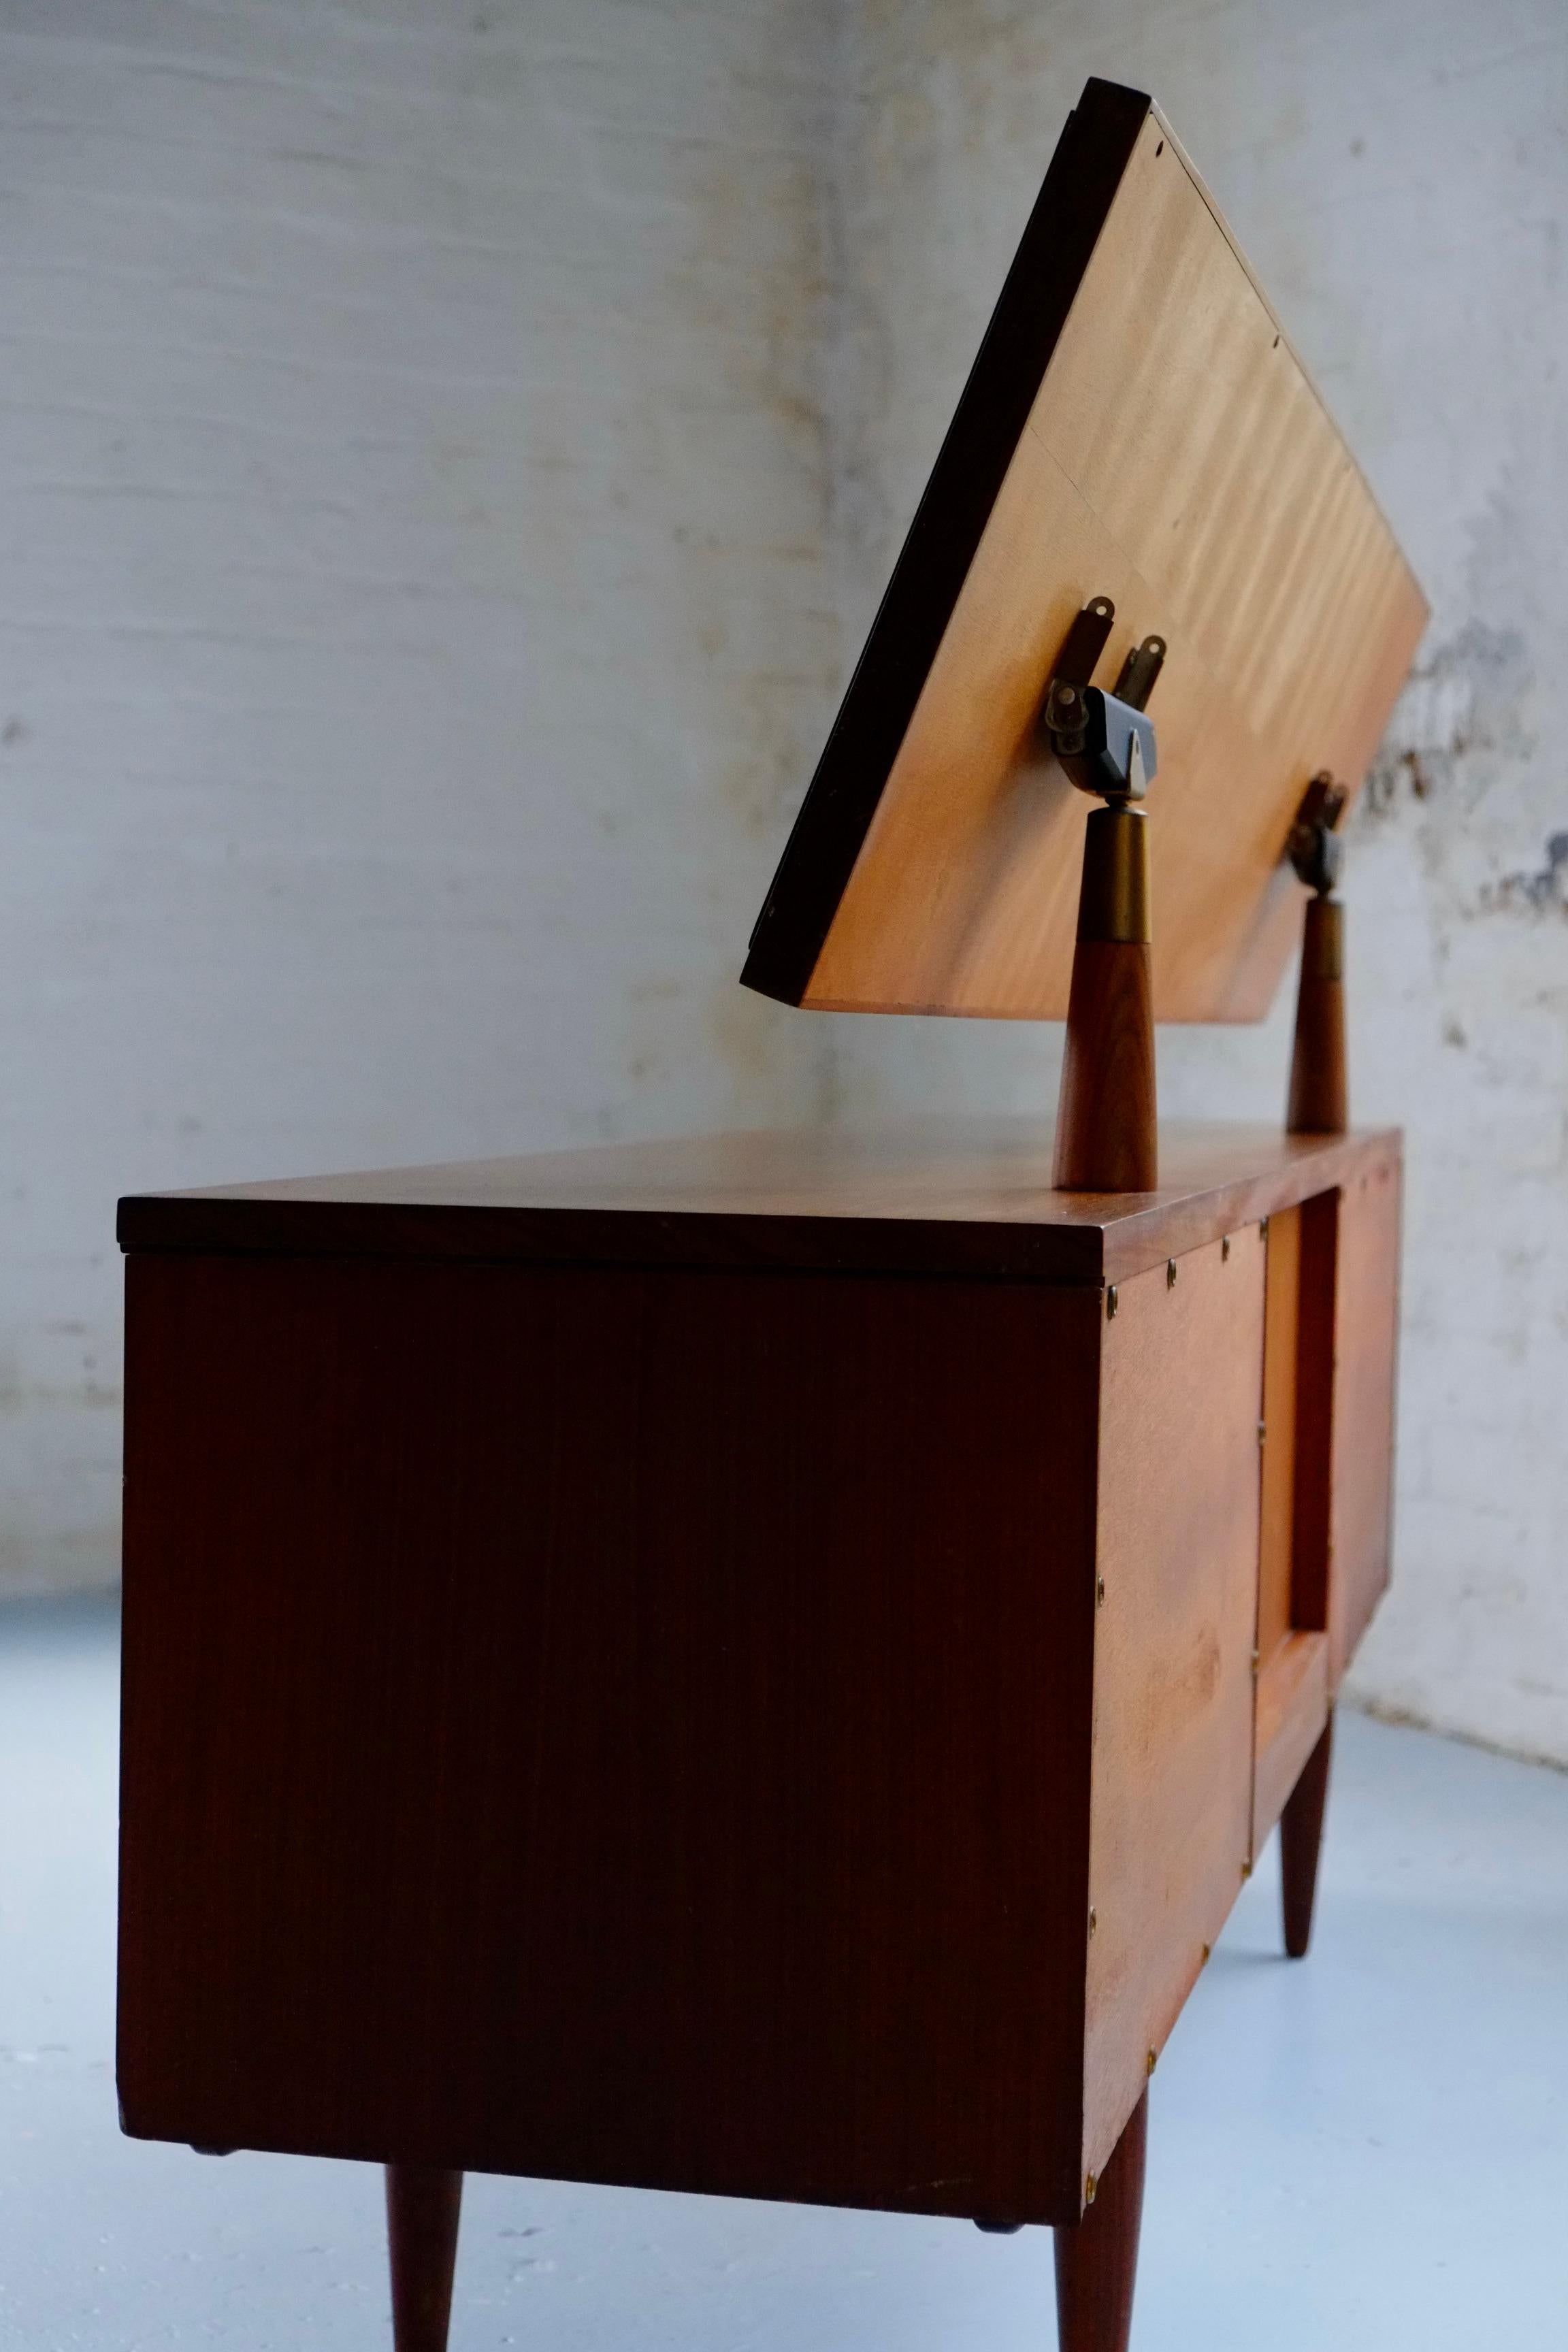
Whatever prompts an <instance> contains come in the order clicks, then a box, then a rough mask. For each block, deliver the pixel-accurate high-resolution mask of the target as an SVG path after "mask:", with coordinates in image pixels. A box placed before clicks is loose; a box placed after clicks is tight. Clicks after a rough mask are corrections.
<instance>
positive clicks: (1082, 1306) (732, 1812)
mask: <svg viewBox="0 0 1568 2352" xmlns="http://www.w3.org/2000/svg"><path fill="white" fill-rule="evenodd" d="M130 1276H131V1304H130V1321H131V1333H132V1339H131V1368H132V1369H131V1376H130V1377H131V1391H130V1395H129V1401H128V1448H127V1463H128V1487H127V1516H126V1529H127V1534H126V1581H125V1643H126V1649H125V1658H126V1665H125V1718H124V1762H123V1805H122V1817H123V1825H124V1826H123V1881H122V1890H123V1891H122V1906H123V1907H122V1918H121V2011H120V2020H121V2044H120V2080H121V2097H122V2104H123V2109H124V2114H125V2118H126V2122H127V2125H128V2127H129V2128H130V2129H131V2130H132V2131H134V2132H137V2133H140V2134H143V2135H146V2136H151V2137H166V2138H175V2139H192V2140H196V2141H199V2142H205V2143H207V2144H211V2145H216V2146H231V2145H238V2146H242V2147H272V2148H283V2149H297V2150H301V2151H310V2152H320V2153H337V2154H342V2155H348V2156H357V2157H363V2158H373V2159H387V2158H399V2159H404V2160H408V2161H423V2162H431V2163H438V2164H447V2165H454V2166H460V2167H464V2168H473V2169H482V2170H493V2171H502V2172H514V2173H524V2174H532V2175H537V2176H543V2177H556V2178H568V2179H595V2180H606V2181H620V2182H626V2183H630V2184H634V2185H646V2186H651V2187H667V2188H683V2189H699V2190H709V2191H718V2192H726V2193H731V2194H741V2195H752V2196H765V2197H773V2198H793V2199H802V2200H813V2201H824V2202H829V2203H847V2204H865V2205H873V2206H886V2207H891V2208H894V2209H900V2210H915V2211H931V2212H947V2213H955V2214H969V2213H980V2214H989V2215H992V2216H1000V2217H1005V2218H1010V2219H1013V2218H1016V2219H1029V2220H1049V2219H1053V2218H1058V2217H1059V2216H1060V2214H1061V2212H1062V2210H1064V2208H1065V2206H1066V2204H1067V2202H1068V2200H1069V2199H1070V2196H1071V2193H1072V2189H1073V2185H1074V2183H1075V2182H1076V2178H1077V2168H1078V2150H1079V2133H1080V2125H1081V2111H1082V2084H1081V2068H1082V2049H1083V2042H1082V2016H1083V1974H1082V1970H1083V1926H1082V1923H1083V1918H1084V1915H1085V1899H1086V1897H1085V1890H1086V1885H1087V1877H1088V1853H1087V1845H1088V1751H1089V1714H1090V1652H1091V1644H1092V1639H1093V1599H1092V1585H1093V1575H1092V1569H1093V1553H1092V1546H1093V1486H1094V1458H1095V1437H1096V1410H1097V1402H1096V1385H1095V1365H1096V1358H1097V1350H1098V1344H1099V1314H1100V1307H1099V1301H1098V1297H1097V1295H1096V1294H1092V1293H1084V1294H1075V1293H1060V1292H1057V1293H1053V1292H1048V1291H1043V1290H1040V1289H1038V1288H1036V1287H1027V1288H1026V1287H1021V1286H1020V1287H1012V1286H1005V1285H994V1284H993V1285H969V1284H959V1283H952V1284H921V1283H917V1282H902V1281H861V1280H855V1279H835V1278H832V1277H816V1276H809V1277H804V1278H803V1277H795V1276H789V1277H776V1276H720V1275H682V1274H675V1273H669V1272H663V1273H636V1272H627V1271H615V1272H582V1271H578V1272H565V1271H541V1270H538V1269H531V1268H527V1267H521V1266H515V1265H508V1266H495V1265H490V1266H484V1265H431V1264H428V1263H426V1264H418V1263H405V1264H401V1265H395V1264H389V1263H385V1262H376V1261H373V1260H361V1261H353V1262H351V1261H336V1262H333V1261H315V1262H310V1261H300V1260H294V1261H289V1260H276V1259H275V1260H261V1259H258V1260H251V1261H244V1260H235V1259H229V1260H224V1259H206V1260H203V1259H184V1260H181V1259H176V1258H165V1259H161V1260H160V1259H153V1258H150V1259H145V1260H142V1261H136V1260H133V1261H132V1264H131V1267H130Z"/></svg>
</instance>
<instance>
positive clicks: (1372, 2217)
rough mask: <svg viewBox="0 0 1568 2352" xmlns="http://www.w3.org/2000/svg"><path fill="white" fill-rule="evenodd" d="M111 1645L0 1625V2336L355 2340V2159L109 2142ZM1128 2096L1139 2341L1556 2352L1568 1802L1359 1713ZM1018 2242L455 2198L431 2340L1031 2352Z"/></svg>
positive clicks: (1566, 2299) (379, 2291) (757, 2216)
mask: <svg viewBox="0 0 1568 2352" xmlns="http://www.w3.org/2000/svg"><path fill="white" fill-rule="evenodd" d="M115 1673H116V1659H115V1621H114V1616H113V1612H112V1611H111V1610H110V1608H108V1607H107V1606H106V1605H104V1604H103V1603H90V1604H85V1603H75V1604H63V1605H62V1604H55V1605H50V1606H45V1605H42V1604H39V1605H25V1604H14V1605H12V1606H11V1607H10V1608H8V1609H5V1610H0V2346H4V2347H7V2352H8V2347H13V2346H17V2347H20V2346H26V2347H29V2352H68V2347H115V2352H135V2347H142V2346H174V2345H178V2346H190V2347H195V2346H203V2347H211V2346H214V2345H232V2346H235V2347H250V2352H283V2347H289V2352H298V2347H321V2352H346V2347H351V2346H353V2347H366V2352H381V2347H384V2346H386V2344H387V2343H388V2327H387V2320H386V2306H385V2293H384V2280H383V2268H382V2262H383V2256H382V2240H381V2212H380V2203H379V2200H380V2184H379V2180H378V2178H377V2176H376V2174H375V2173H374V2171H373V2170H372V2169H370V2168H368V2167H365V2166H360V2165H348V2164H322V2163H305V2162H300V2161H298V2160H296V2159H291V2158H278V2157H267V2156H237V2157H232V2158H227V2159H226V2160H224V2161H216V2160H214V2159H212V2158H199V2157H195V2156H193V2155H191V2154H190V2153H189V2152H188V2151H187V2150H184V2149H182V2148H174V2147H151V2146H146V2145H142V2144H138V2143H134V2142H132V2141H127V2140H122V2139H121V2137H120V2136H119V2133H118V2130H117V2127H116V2120H115V2107H114V2087H113V2076H112V2066H111V2050H112V1988H113V1949H112V1927H113V1902H114V1852H113V1837H114V1729H115V1725H114V1716H115ZM1330 1827H1331V1836H1330V1843H1329V1851H1328V1858H1327V1864H1326V1870H1325V1878H1324V1885H1323V1890H1322V1897H1321V1911H1320V1926H1319V1936H1318V1942H1317V1947H1316V1948H1315V1950H1314V1953H1313V1955H1312V1958H1311V1959H1310V1961H1309V1962H1308V1963H1307V1964H1306V1965H1305V1966H1302V1967H1293V1966H1290V1965H1289V1964H1288V1963H1286V1962H1285V1961H1283V1960H1282V1959H1280V1958H1279V1941H1278V1935H1277V1928H1276V1916H1277V1906H1278V1899H1279V1889H1278V1876H1277V1866H1276V1864H1275V1862H1274V1859H1273V1857H1272V1855H1270V1857H1269V1858H1268V1862H1267V1863H1266V1864H1264V1865H1263V1866H1262V1867H1261V1868H1260V1870H1259V1872H1258V1876H1257V1877H1256V1878H1255V1879H1254V1881H1253V1883H1252V1885H1250V1886H1249V1887H1248V1888H1247V1890H1246V1892H1245V1894H1244V1895H1243V1898H1242V1901H1241V1903H1240V1905H1239V1906H1238V1907H1237V1912H1236V1915H1235V1917H1234V1919H1233V1921H1232V1924H1231V1927H1230V1928H1229V1930H1228V1931H1227V1933H1226V1937H1225V1939H1224V1941H1223V1942H1222V1943H1221V1945H1220V1946H1219V1948H1218V1949H1217V1950H1216V1952H1215V1958H1214V1962H1213V1965H1212V1966H1211V1968H1210V1969H1209V1970H1208V1972H1207V1974H1206V1976H1205V1979H1204V1980H1203V1982H1202V1984H1201V1985H1200V1986H1199V1988H1198V1990H1197V1992H1196V1993H1195V1994H1194V1998H1193V2000H1192V2001H1191V2003H1190V2004H1189V2006H1188V2009H1187V2011H1186V2014H1185V2016H1184V2018H1183V2020H1182V2022H1181V2023H1180V2025H1179V2026H1178V2028H1177V2030H1176V2032H1175V2035H1174V2037H1173V2041H1172V2042H1171V2045H1170V2047H1169V2049H1168V2051H1167V2052H1166V2054H1165V2057H1164V2059H1163V2062H1162V2064H1161V2067H1160V2072H1159V2074H1158V2076H1157V2078H1156V2080H1155V2083H1154V2085H1153V2094H1152V2122H1151V2133H1150V2140H1151V2152H1150V2178H1149V2202H1148V2209H1147V2219H1146V2224H1145V2229H1144V2237H1143V2261H1142V2272H1141V2276H1140V2284H1139V2310H1138V2317H1137V2320H1136V2323H1135V2326H1134V2331H1133V2333H1134V2343H1135V2345H1136V2347H1138V2352H1178V2347H1182V2352H1187V2348H1188V2347H1191V2352H1198V2347H1202V2352H1232V2347H1234V2352H1244V2347H1245V2352H1308V2347H1310V2352H1327V2347H1333V2352H1374V2347H1375V2352H1389V2347H1420V2352H1449V2347H1452V2352H1478V2347H1494V2346H1496V2347H1509V2352H1562V2347H1565V2346H1568V2098H1565V2095H1564V2094H1565V2091H1568V1778H1564V1777H1563V1776H1561V1775H1558V1774H1553V1773H1550V1772H1544V1771H1538V1770H1533V1769H1530V1768H1528V1767H1525V1766H1521V1765H1517V1764H1510V1763H1507V1762H1504V1761H1502V1760H1500V1759H1498V1758H1496V1757H1491V1756H1486V1755H1482V1754H1479V1753H1478V1752H1477V1751H1475V1750H1474V1749H1470V1748H1462V1747H1458V1746H1455V1745H1452V1744H1450V1743H1448V1742H1446V1741H1443V1740H1438V1739H1433V1738H1426V1737H1425V1736H1424V1735H1422V1734H1420V1733H1415V1732H1408V1731H1394V1730H1390V1729H1387V1728H1386V1727H1383V1726H1380V1725H1377V1724H1373V1723H1368V1722H1365V1721H1363V1720H1360V1719H1358V1718H1355V1717H1351V1718H1349V1719H1347V1720H1346V1721H1345V1722H1344V1724H1343V1727H1342V1740H1341V1753H1340V1759H1339V1764H1338V1769H1337V1772H1336V1779H1335V1786H1334V1790H1333V1794H1332V1798H1331V1814H1330ZM1050 2302H1051V2252H1050V2241H1049V2234H1048V2232H1047V2231H1042V2230H1034V2231H1024V2232H1022V2233H1021V2234H1020V2235H1018V2236H1016V2237H1014V2238H1006V2239H988V2238H982V2237H981V2236H980V2235H979V2233H978V2232H977V2231H974V2230H973V2229H972V2228H970V2227H969V2226H968V2225H967V2224H966V2223H959V2222H932V2221H908V2220H903V2219H899V2218H895V2217H892V2216H888V2215H870V2214H847V2213H831V2212H816V2211H811V2210H801V2209H792V2208H788V2207H776V2206H763V2205H743V2204H730V2203H724V2202H721V2201H719V2200H708V2199H701V2198H682V2197H655V2196H639V2195H637V2194H634V2193H630V2192H623V2191H620V2190H612V2189H574V2188H563V2187H554V2186H551V2185H549V2184H548V2183H542V2182H538V2181H525V2180H499V2179H476V2180H473V2181H471V2182H470V2183H469V2189H468V2200H467V2204H466V2208H465V2213H464V2223H463V2241H462V2246H461V2250H460V2254H459V2270H458V2300H457V2309H456V2313H455V2316H454V2323H453V2331H452V2345H453V2352H489V2347H496V2346H501V2345H513V2344H515V2345H520V2346H526V2347H529V2352H587V2347H595V2352H610V2347H614V2352H656V2347H657V2352H664V2347H680V2352H1014V2347H1016V2352H1045V2347H1047V2346H1048V2345H1049V2344H1050V2342H1051V2341H1052V2337H1051V2332H1050V2326H1049V2311H1050Z"/></svg>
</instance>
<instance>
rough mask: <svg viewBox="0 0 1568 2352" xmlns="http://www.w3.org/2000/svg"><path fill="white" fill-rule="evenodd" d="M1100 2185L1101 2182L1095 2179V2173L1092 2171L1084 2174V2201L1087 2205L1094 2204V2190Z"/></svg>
mask: <svg viewBox="0 0 1568 2352" xmlns="http://www.w3.org/2000/svg"><path fill="white" fill-rule="evenodd" d="M1099 2187H1100V2183H1099V2181H1098V2180H1097V2179H1095V2176H1094V2174H1093V2173H1092V2172H1086V2173H1085V2174H1084V2176H1083V2201H1084V2203H1085V2204H1086V2205H1092V2204H1093V2202H1094V2192H1095V2190H1096V2189H1098V2188H1099Z"/></svg>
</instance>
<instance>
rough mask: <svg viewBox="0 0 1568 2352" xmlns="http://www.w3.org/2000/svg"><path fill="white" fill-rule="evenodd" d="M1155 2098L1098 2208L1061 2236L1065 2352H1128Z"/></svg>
mask: <svg viewBox="0 0 1568 2352" xmlns="http://www.w3.org/2000/svg"><path fill="white" fill-rule="evenodd" d="M1148 2132H1149V2094H1148V2093H1147V2091H1145V2092H1144V2094H1143V2096H1142V2098H1141V2099H1140V2100H1139V2102H1138V2105H1136V2106H1135V2107H1134V2108H1133V2110H1132V2113H1131V2116H1129V2117H1128V2119H1127V2124H1126V2127H1125V2129H1124V2130H1123V2132H1122V2135H1121V2138H1120V2139H1119V2140H1118V2141H1117V2143H1116V2151H1115V2154H1114V2155H1113V2156H1112V2157H1111V2159H1110V2163H1109V2164H1108V2165H1107V2166H1106V2168H1105V2170H1104V2171H1103V2172H1102V2173H1101V2174H1100V2178H1099V2179H1098V2180H1097V2181H1096V2183H1095V2189H1094V2202H1093V2204H1092V2205H1086V2206H1085V2208H1084V2213H1083V2219H1082V2221H1079V2223H1078V2224H1077V2225H1076V2227H1073V2228H1068V2229H1058V2231H1057V2232H1056V2242H1057V2244H1056V2254H1057V2336H1058V2343H1059V2345H1060V2347H1061V2352H1127V2345H1128V2339H1129V2337H1130V2336H1131V2332H1132V2289H1133V2285H1134V2283H1135V2281H1136V2278H1137V2274H1138V2231H1139V2226H1140V2224H1141V2222H1142V2219H1143V2168H1144V2158H1145V2155H1146V2153H1147V2147H1148Z"/></svg>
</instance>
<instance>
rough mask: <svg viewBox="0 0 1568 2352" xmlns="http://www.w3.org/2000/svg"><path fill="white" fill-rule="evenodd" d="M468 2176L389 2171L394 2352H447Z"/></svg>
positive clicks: (425, 2167)
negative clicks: (460, 2228) (460, 2223)
mask: <svg viewBox="0 0 1568 2352" xmlns="http://www.w3.org/2000/svg"><path fill="white" fill-rule="evenodd" d="M462 2201H463V2176H462V2174H461V2173H460V2172H447V2171H445V2170H443V2169H442V2168H441V2167H439V2166H438V2165H433V2164H389V2165H388V2166H387V2168H386V2236H387V2248H388V2252H390V2255H391V2258H392V2341H393V2344H394V2347H395V2352H447V2324H448V2322H449V2320H450V2318H451V2315H452V2275H453V2272H454V2270H455V2269H456V2266H457V2259H458V2213H459V2211H460V2210H461V2206H462Z"/></svg>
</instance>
